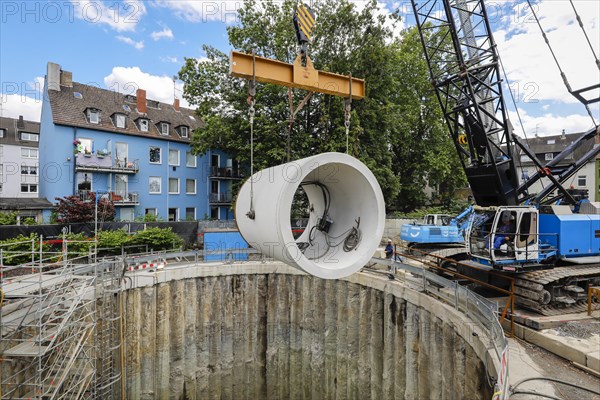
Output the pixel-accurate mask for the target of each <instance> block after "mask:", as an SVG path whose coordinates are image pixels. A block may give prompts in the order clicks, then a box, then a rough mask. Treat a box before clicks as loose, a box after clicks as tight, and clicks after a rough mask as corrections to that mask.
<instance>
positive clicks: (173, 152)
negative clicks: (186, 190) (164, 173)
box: [169, 149, 179, 166]
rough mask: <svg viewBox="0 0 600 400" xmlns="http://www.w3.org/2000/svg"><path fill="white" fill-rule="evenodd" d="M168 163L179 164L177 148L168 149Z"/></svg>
mask: <svg viewBox="0 0 600 400" xmlns="http://www.w3.org/2000/svg"><path fill="white" fill-rule="evenodd" d="M169 165H176V166H177V165H179V150H177V149H169Z"/></svg>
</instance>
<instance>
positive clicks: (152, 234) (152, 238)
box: [128, 227, 183, 250]
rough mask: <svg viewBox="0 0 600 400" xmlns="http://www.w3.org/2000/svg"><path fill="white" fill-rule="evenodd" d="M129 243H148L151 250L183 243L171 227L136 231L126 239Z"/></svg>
mask: <svg viewBox="0 0 600 400" xmlns="http://www.w3.org/2000/svg"><path fill="white" fill-rule="evenodd" d="M128 244H129V245H134V246H135V245H139V246H143V245H148V248H149V249H151V250H169V249H176V248H178V247H180V246H182V245H183V239H181V238H180V237H179V235H177V234H176V233H174V232H173V231H172V230H171V228H158V227H152V228H148V229H146V230H143V231H139V232H137V233H136V234H135V235H134V236H132V237H131V238H130V240H129V241H128Z"/></svg>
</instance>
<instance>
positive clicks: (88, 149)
mask: <svg viewBox="0 0 600 400" xmlns="http://www.w3.org/2000/svg"><path fill="white" fill-rule="evenodd" d="M77 140H78V141H79V144H78V145H77V151H78V152H79V153H85V154H92V147H93V144H94V141H93V140H92V139H86V138H79V139H77Z"/></svg>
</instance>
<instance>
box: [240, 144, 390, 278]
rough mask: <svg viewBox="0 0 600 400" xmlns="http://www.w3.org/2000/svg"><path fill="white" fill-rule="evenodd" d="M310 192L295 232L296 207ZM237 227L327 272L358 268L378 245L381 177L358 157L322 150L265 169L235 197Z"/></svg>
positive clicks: (264, 245) (263, 247) (272, 249)
mask: <svg viewBox="0 0 600 400" xmlns="http://www.w3.org/2000/svg"><path fill="white" fill-rule="evenodd" d="M300 186H302V189H303V190H304V191H305V193H306V197H307V198H308V203H309V219H308V224H307V226H306V229H305V230H304V232H303V233H302V235H301V236H300V237H299V238H298V239H296V240H295V239H294V237H293V234H292V226H291V207H292V202H293V200H294V195H295V194H296V191H297V190H298V188H299V187H300ZM235 216H236V220H237V225H238V228H239V230H240V233H241V234H242V236H243V237H244V239H246V241H247V242H248V243H249V244H250V245H251V246H252V247H254V248H256V249H258V250H260V251H261V252H262V253H263V254H266V255H267V256H269V257H272V258H275V259H277V260H279V261H282V262H285V263H286V264H288V265H291V266H293V267H296V268H299V269H301V270H303V271H305V272H307V273H309V274H311V275H314V276H317V277H319V278H324V279H337V278H343V277H346V276H349V275H351V274H353V273H354V272H357V271H359V270H360V269H361V268H362V267H364V265H365V264H366V263H367V262H368V261H369V259H370V258H371V257H372V256H373V254H374V253H375V250H376V249H377V246H378V245H379V243H380V240H381V236H382V235H383V229H384V225H385V203H384V201H383V194H382V193H381V188H380V187H379V183H378V182H377V179H376V178H375V176H374V175H373V173H372V172H371V171H370V170H369V169H368V168H367V167H366V166H365V165H364V164H363V163H361V162H360V161H359V160H357V159H356V158H354V157H351V156H349V155H347V154H342V153H323V154H319V155H316V156H312V157H308V158H303V159H301V160H296V161H293V162H289V163H287V164H282V165H279V166H276V167H272V168H268V169H264V170H262V171H259V172H257V173H255V174H254V175H252V177H250V178H249V179H248V180H247V181H246V182H245V183H244V184H243V185H242V188H241V189H240V192H239V194H238V197H237V201H236V204H235Z"/></svg>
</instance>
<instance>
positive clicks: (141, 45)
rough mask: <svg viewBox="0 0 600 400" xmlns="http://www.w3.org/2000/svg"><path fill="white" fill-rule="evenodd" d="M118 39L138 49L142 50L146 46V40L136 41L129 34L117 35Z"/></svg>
mask: <svg viewBox="0 0 600 400" xmlns="http://www.w3.org/2000/svg"><path fill="white" fill-rule="evenodd" d="M116 38H117V40H119V41H120V42H123V43H126V44H128V45H130V46H133V47H135V48H136V49H138V50H142V49H143V48H144V41H143V40H140V41H139V42H136V41H135V40H133V39H132V38H130V37H127V36H121V35H119V36H116Z"/></svg>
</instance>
